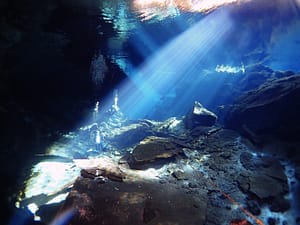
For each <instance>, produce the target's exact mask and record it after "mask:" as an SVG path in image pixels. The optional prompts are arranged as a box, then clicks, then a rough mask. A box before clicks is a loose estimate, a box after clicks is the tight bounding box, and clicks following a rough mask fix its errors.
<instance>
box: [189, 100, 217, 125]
mask: <svg viewBox="0 0 300 225" xmlns="http://www.w3.org/2000/svg"><path fill="white" fill-rule="evenodd" d="M216 120H217V116H216V115H215V114H214V113H213V112H211V111H209V110H208V109H206V108H204V107H203V106H202V105H201V103H200V102H197V101H195V103H194V106H193V108H192V110H191V111H190V112H189V113H188V114H187V115H186V117H185V119H184V123H185V126H186V128H187V129H193V128H195V127H197V126H208V127H209V126H213V125H214V124H215V122H216Z"/></svg>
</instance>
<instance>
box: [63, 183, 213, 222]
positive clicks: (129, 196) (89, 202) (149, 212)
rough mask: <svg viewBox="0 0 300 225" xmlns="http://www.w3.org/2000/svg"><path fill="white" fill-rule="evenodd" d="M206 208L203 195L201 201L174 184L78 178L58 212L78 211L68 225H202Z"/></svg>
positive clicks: (205, 199) (205, 200)
mask: <svg viewBox="0 0 300 225" xmlns="http://www.w3.org/2000/svg"><path fill="white" fill-rule="evenodd" d="M206 204H207V198H206V195H205V194H204V193H202V194H201V201H200V200H199V199H195V198H194V197H193V196H191V195H189V194H188V193H186V192H185V191H184V190H183V189H178V188H176V184H174V185H172V184H169V185H164V184H160V183H154V182H134V183H127V182H122V183H120V182H113V181H108V182H106V183H97V182H95V181H93V180H91V179H86V178H79V179H77V181H76V183H75V184H74V188H73V189H72V191H71V192H70V194H69V196H68V197H67V199H66V201H65V203H64V206H63V207H62V209H61V212H63V211H65V210H66V209H69V208H75V209H76V210H77V213H76V215H75V217H74V218H73V219H72V220H71V222H70V223H69V224H72V225H79V224H80V225H82V224H84V225H95V224H104V225H127V224H140V225H142V224H170V225H173V224H174V225H175V224H178V225H186V224H197V225H202V224H204V222H205V214H206ZM195 206H197V207H195ZM191 215H192V216H191Z"/></svg>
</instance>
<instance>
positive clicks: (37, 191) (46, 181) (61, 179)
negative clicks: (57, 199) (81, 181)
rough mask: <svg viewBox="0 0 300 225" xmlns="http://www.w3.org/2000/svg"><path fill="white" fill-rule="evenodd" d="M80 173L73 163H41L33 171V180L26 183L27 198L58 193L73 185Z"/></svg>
mask: <svg viewBox="0 0 300 225" xmlns="http://www.w3.org/2000/svg"><path fill="white" fill-rule="evenodd" d="M79 172H80V170H79V169H78V168H76V167H74V164H73V163H61V162H40V163H38V164H37V165H35V167H34V168H33V169H32V175H31V178H30V179H29V180H28V181H27V183H26V189H25V197H26V198H30V197H33V196H37V195H41V194H45V195H48V196H49V195H51V194H54V193H57V192H58V191H60V190H62V189H64V188H65V187H66V186H67V185H68V184H72V183H73V182H74V179H76V177H78V175H79Z"/></svg>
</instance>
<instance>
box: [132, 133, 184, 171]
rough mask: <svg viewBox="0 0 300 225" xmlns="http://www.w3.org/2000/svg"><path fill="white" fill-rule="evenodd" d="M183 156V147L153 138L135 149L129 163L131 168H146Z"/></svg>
mask: <svg viewBox="0 0 300 225" xmlns="http://www.w3.org/2000/svg"><path fill="white" fill-rule="evenodd" d="M183 154H184V152H183V150H182V146H180V145H179V144H178V143H176V142H175V141H172V139H170V138H162V137H155V136H152V137H147V138H145V139H144V140H143V141H141V142H140V143H139V144H138V145H137V146H136V147H135V148H134V149H133V151H132V153H131V154H130V155H129V157H128V158H127V163H128V164H129V166H130V167H131V168H145V167H148V166H150V165H151V166H152V165H154V164H157V163H158V162H161V160H168V159H172V158H173V157H174V156H177V155H183Z"/></svg>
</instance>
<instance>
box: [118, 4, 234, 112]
mask: <svg viewBox="0 0 300 225" xmlns="http://www.w3.org/2000/svg"><path fill="white" fill-rule="evenodd" d="M231 27H232V23H231V20H230V18H229V17H228V15H227V13H226V11H225V10H224V11H219V12H218V11H215V12H213V13H211V14H210V15H208V16H206V17H205V18H204V19H202V20H200V21H199V22H197V23H196V24H194V25H193V26H192V27H191V28H190V29H188V30H187V31H185V32H183V33H182V34H180V35H179V36H177V37H176V38H175V39H173V40H172V41H170V42H169V43H168V44H167V45H165V46H164V47H162V48H161V49H160V50H158V51H157V52H156V53H155V54H154V55H152V56H151V57H150V58H149V59H148V60H147V61H146V62H145V63H144V64H143V65H142V66H141V67H140V68H139V69H138V70H137V71H135V72H134V73H133V74H132V75H131V76H130V77H131V79H132V81H133V82H134V83H135V84H136V86H137V87H138V91H135V90H133V88H132V87H130V86H129V84H128V83H124V84H123V85H122V86H121V87H120V88H119V92H120V96H121V98H122V96H123V100H121V101H120V105H121V109H122V108H123V110H124V111H125V113H127V114H129V115H131V116H133V117H136V116H139V117H143V116H146V115H147V114H149V113H150V112H151V110H153V109H154V108H155V107H157V106H158V104H159V102H160V100H161V98H163V97H164V96H168V95H169V94H170V93H172V92H174V90H175V89H176V86H177V84H179V83H182V82H185V81H187V80H189V83H192V84H190V86H189V87H187V90H186V94H183V95H181V96H176V93H175V97H176V101H177V103H178V105H179V106H180V105H181V106H184V105H185V104H184V101H185V99H186V98H187V96H188V95H189V93H190V90H193V89H195V88H196V86H195V84H196V83H197V82H198V79H199V75H200V74H199V68H201V61H202V60H203V59H204V58H205V57H207V55H208V53H209V51H210V50H211V49H212V48H213V47H214V46H215V45H216V43H218V42H219V41H220V40H222V39H223V38H224V37H226V35H227V34H228V32H230V30H231ZM191 80H193V81H194V82H191ZM138 92H139V93H138ZM175 92H176V91H175Z"/></svg>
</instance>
